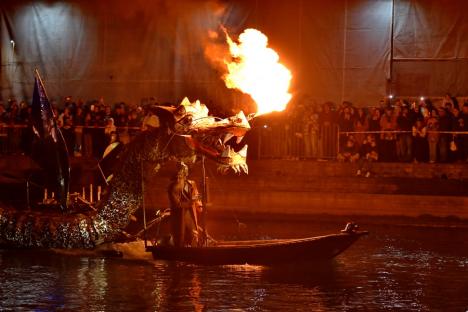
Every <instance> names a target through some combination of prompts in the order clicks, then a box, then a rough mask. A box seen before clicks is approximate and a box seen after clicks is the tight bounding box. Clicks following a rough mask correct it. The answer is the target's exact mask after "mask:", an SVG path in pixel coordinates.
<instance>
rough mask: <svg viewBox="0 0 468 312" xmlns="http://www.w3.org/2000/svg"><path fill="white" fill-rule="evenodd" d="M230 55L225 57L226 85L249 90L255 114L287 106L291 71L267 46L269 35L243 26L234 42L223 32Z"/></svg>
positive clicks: (245, 91)
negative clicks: (254, 106) (255, 107)
mask: <svg viewBox="0 0 468 312" xmlns="http://www.w3.org/2000/svg"><path fill="white" fill-rule="evenodd" d="M226 38H227V43H228V44H229V51H230V53H231V57H232V59H231V60H230V61H226V65H227V70H228V72H227V74H226V75H225V76H224V77H223V78H224V82H225V83H226V86H227V87H228V88H230V89H238V90H240V91H242V92H243V93H246V94H249V95H250V96H251V97H252V99H253V100H254V101H255V103H256V104H257V113H256V115H257V116H258V115H261V114H266V113H269V112H272V111H282V110H284V109H285V108H286V105H287V104H288V102H289V100H290V99H291V96H292V95H291V94H290V93H289V91H288V89H289V85H290V82H291V78H292V75H291V72H290V71H289V69H287V68H286V66H284V65H283V64H281V63H279V62H278V61H279V56H278V53H276V52H275V51H274V50H273V49H271V48H269V47H268V38H267V36H265V35H264V34H263V33H261V32H260V31H258V30H256V29H252V28H249V29H246V30H244V32H243V33H242V34H240V36H239V40H238V41H239V43H236V42H234V41H233V40H232V39H231V38H230V37H229V35H228V34H227V32H226Z"/></svg>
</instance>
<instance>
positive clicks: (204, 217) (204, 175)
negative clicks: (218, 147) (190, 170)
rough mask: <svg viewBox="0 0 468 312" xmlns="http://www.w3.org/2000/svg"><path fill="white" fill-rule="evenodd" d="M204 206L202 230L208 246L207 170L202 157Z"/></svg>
mask: <svg viewBox="0 0 468 312" xmlns="http://www.w3.org/2000/svg"><path fill="white" fill-rule="evenodd" d="M202 191H203V194H202V205H203V210H202V214H201V220H200V221H201V228H202V229H203V236H204V240H205V241H204V243H205V245H207V241H208V240H207V238H208V232H207V231H206V214H207V207H206V206H207V205H206V203H207V189H206V168H205V156H204V155H203V156H202Z"/></svg>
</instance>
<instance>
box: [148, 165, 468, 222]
mask: <svg viewBox="0 0 468 312" xmlns="http://www.w3.org/2000/svg"><path fill="white" fill-rule="evenodd" d="M356 169H357V168H356V166H355V165H352V164H339V163H334V162H315V161H286V160H261V161H251V162H250V163H249V171H250V174H249V175H240V176H236V175H232V174H230V175H227V176H221V175H216V174H215V173H214V168H213V167H212V166H209V170H208V172H209V174H208V176H209V207H208V208H209V210H210V212H211V213H216V214H221V215H222V214H226V215H232V214H235V215H240V214H253V215H255V214H258V215H268V214H269V215H274V214H281V215H297V216H299V215H314V214H331V215H370V216H409V217H417V216H421V215H432V216H437V217H448V216H456V217H458V218H461V219H468V166H467V165H466V164H461V165H459V164H454V165H452V164H446V165H442V164H435V165H430V164H376V165H375V166H374V168H373V171H374V175H373V176H371V177H370V178H364V177H357V176H356ZM147 172H150V171H149V170H148V171H147ZM192 176H193V177H194V179H195V180H198V179H199V177H200V172H199V169H198V168H194V170H193V174H192ZM148 181H149V182H148V184H149V185H151V189H152V190H151V191H149V192H147V196H146V198H147V203H148V206H159V207H164V206H167V199H166V197H165V189H166V187H167V183H168V181H169V175H168V174H167V173H165V172H161V173H160V174H159V176H158V177H153V178H150V179H148ZM198 181H200V180H198ZM160 190H163V191H162V192H161V191H160Z"/></svg>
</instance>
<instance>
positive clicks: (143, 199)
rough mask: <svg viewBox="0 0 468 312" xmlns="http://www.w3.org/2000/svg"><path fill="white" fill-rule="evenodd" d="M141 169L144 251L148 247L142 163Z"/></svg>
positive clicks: (141, 164)
mask: <svg viewBox="0 0 468 312" xmlns="http://www.w3.org/2000/svg"><path fill="white" fill-rule="evenodd" d="M140 167H141V193H142V194H141V205H142V208H143V238H144V240H145V250H146V248H147V247H148V243H147V236H146V205H145V175H144V172H145V171H144V170H143V161H141V163H140Z"/></svg>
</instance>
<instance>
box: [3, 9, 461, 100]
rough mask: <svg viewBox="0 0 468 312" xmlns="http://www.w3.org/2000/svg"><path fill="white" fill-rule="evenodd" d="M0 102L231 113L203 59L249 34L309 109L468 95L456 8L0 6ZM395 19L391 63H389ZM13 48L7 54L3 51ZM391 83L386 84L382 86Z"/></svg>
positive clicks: (228, 93)
mask: <svg viewBox="0 0 468 312" xmlns="http://www.w3.org/2000/svg"><path fill="white" fill-rule="evenodd" d="M0 6H1V20H0V31H1V32H0V36H1V50H0V53H1V65H2V66H1V72H0V75H1V77H0V78H1V90H0V92H1V97H2V99H3V100H6V99H8V98H9V97H11V96H14V97H16V98H17V99H22V98H26V97H30V96H31V94H32V82H33V69H34V68H35V67H37V68H38V69H39V70H40V71H41V72H42V73H43V76H44V78H45V81H46V86H47V88H48V92H49V95H50V97H55V98H59V97H63V96H67V95H72V96H73V97H75V98H78V97H81V98H83V99H96V98H99V97H100V96H103V97H104V98H105V99H106V100H107V102H109V103H113V102H116V101H133V102H137V101H139V99H140V98H142V97H148V96H154V97H156V98H157V99H158V100H159V101H161V102H164V101H170V102H174V101H178V100H179V99H181V98H182V97H183V96H186V95H187V96H190V97H192V98H195V97H196V98H200V99H201V100H202V101H205V102H207V103H209V102H210V101H213V102H215V103H218V104H219V105H224V106H229V105H233V102H235V101H236V98H238V97H237V96H234V95H233V94H232V93H233V91H230V90H226V89H225V88H224V87H223V83H222V81H221V80H220V76H221V73H220V72H219V71H217V70H216V69H215V68H214V67H213V66H212V65H211V63H210V62H209V61H208V60H207V59H206V57H205V48H206V44H207V42H208V41H209V36H208V31H209V30H212V29H214V30H216V29H218V26H219V25H220V24H223V25H225V26H226V27H227V29H228V30H229V31H230V32H231V33H232V34H233V36H234V37H235V36H236V35H237V34H238V33H239V32H241V31H242V30H243V29H244V28H247V27H254V28H257V29H259V30H261V31H262V32H264V33H265V34H266V35H267V36H268V37H269V38H270V44H271V46H272V47H273V48H274V49H276V50H277V51H278V52H279V54H280V57H281V59H282V61H283V63H285V64H286V65H287V66H288V67H289V68H290V69H291V70H292V73H293V77H294V78H293V86H292V89H293V90H292V91H293V93H295V94H308V95H310V97H311V98H312V99H315V100H316V101H317V102H318V103H321V102H323V101H327V100H331V101H334V102H339V101H342V100H349V101H351V102H353V103H355V104H356V105H359V106H368V105H374V104H376V103H377V102H378V100H379V99H380V98H382V97H383V96H385V95H387V94H389V93H390V92H392V93H394V94H401V95H443V94H444V93H446V92H451V93H453V94H454V95H466V94H468V92H467V91H468V90H467V89H468V71H467V70H465V69H468V65H467V62H466V60H467V56H468V45H467V42H468V20H466V19H465V18H464V17H463V14H464V12H467V9H468V1H465V0H445V1H440V0H405V1H403V0H394V1H392V0H337V1H321V0H320V1H319V0H288V1H283V0H256V1H254V0H236V1H234V0H224V1H208V0H198V1H195V0H192V1H188V0H177V1H173V0H172V1H171V0H154V1H144V0H134V1H131V2H129V1H123V0H115V1H110V0H101V1H85V0H75V1H21V0H20V1H18V0H16V1H13V0H2V1H1V3H0ZM392 15H393V17H394V18H393V19H392ZM392 20H393V59H392V51H391V50H392V49H391V47H392V40H391V39H392ZM11 40H13V42H14V44H12V42H11ZM390 78H391V83H389V82H390V80H389V79H390Z"/></svg>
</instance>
